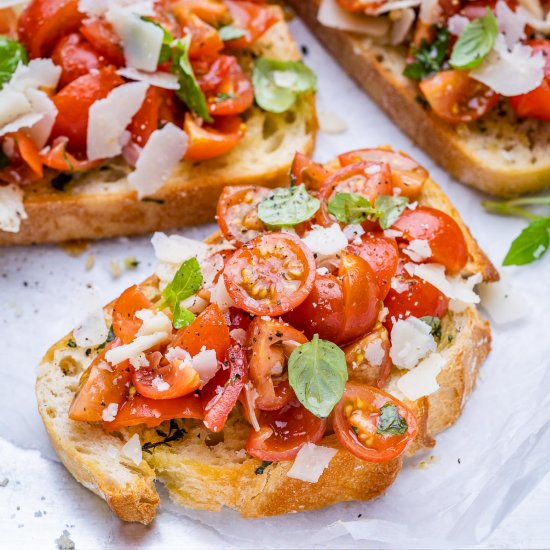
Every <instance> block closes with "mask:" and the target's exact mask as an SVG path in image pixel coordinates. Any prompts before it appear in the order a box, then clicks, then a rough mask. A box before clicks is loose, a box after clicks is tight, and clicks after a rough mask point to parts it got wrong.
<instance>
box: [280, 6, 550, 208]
mask: <svg viewBox="0 0 550 550" xmlns="http://www.w3.org/2000/svg"><path fill="white" fill-rule="evenodd" d="M288 3H289V4H290V5H291V6H292V7H293V8H294V10H295V11H296V12H297V14H298V15H299V16H300V17H301V18H302V19H303V20H304V21H305V22H306V24H307V25H308V26H309V28H310V29H311V30H312V31H313V32H314V34H315V35H316V36H317V38H318V39H319V40H320V42H321V43H322V44H323V45H324V46H325V47H326V48H327V50H328V51H329V52H330V53H331V54H332V55H333V56H334V57H335V58H336V59H337V60H338V61H339V63H340V64H341V65H342V67H343V68H344V69H345V70H346V72H347V73H348V74H349V75H350V76H351V77H352V78H353V79H354V80H355V81H356V82H357V83H358V84H359V86H361V87H362V88H363V89H364V90H365V91H366V92H367V93H368V94H369V95H370V96H371V97H372V98H373V99H374V100H375V101H376V103H378V105H380V107H382V109H383V110H384V111H385V112H386V113H387V114H388V115H389V116H390V118H391V119H392V120H393V121H394V122H395V123H396V124H397V125H398V126H399V127H400V128H401V129H402V130H403V131H404V132H405V133H406V134H407V135H408V137H409V138H410V139H411V140H413V141H414V142H415V143H416V144H417V145H419V146H420V147H421V148H422V149H424V150H425V151H426V152H427V153H428V154H429V155H430V156H431V157H432V158H433V159H434V160H435V161H436V162H437V163H438V164H440V165H441V166H442V167H443V168H444V169H445V170H447V171H448V172H450V173H451V174H452V175H453V176H454V177H455V178H456V179H458V180H460V181H462V182H463V183H466V184H467V185H469V186H471V187H475V188H476V189H479V190H481V191H485V192H487V193H490V194H493V195H497V196H502V197H510V196H515V195H519V194H522V193H528V192H531V191H539V190H541V189H544V188H546V187H548V186H550V162H548V161H546V163H545V164H544V165H543V166H537V165H534V164H530V163H528V162H525V163H524V164H522V165H521V166H518V165H515V166H510V165H507V164H505V163H504V162H498V163H497V162H495V163H492V164H491V163H489V162H487V161H486V160H484V159H483V158H482V157H481V156H480V155H479V154H478V151H477V150H476V148H475V147H471V146H469V145H470V144H469V143H468V140H467V139H466V140H465V139H462V138H461V135H460V130H461V128H463V126H453V125H450V124H447V123H446V122H444V121H443V120H441V119H440V118H439V117H438V116H437V115H435V114H434V113H432V112H429V111H426V110H425V108H424V107H423V106H422V105H421V102H419V101H418V90H417V88H416V85H415V84H414V83H412V82H411V81H409V80H408V79H406V78H404V77H402V76H401V74H400V72H399V73H398V74H396V73H395V71H392V70H391V67H390V66H389V63H386V59H385V58H384V56H385V54H388V55H389V54H392V52H393V54H392V55H393V56H394V57H395V56H396V54H395V49H390V48H389V47H388V48H386V49H385V48H384V47H381V46H378V47H377V48H376V49H371V48H369V47H368V46H366V45H365V44H364V41H363V39H362V37H360V36H358V35H354V33H349V32H345V31H340V30H337V29H333V28H329V27H325V26H323V25H321V24H320V23H319V21H318V20H317V11H318V8H319V5H320V0H289V2H288ZM400 57H401V63H402V64H404V56H403V55H401V56H400ZM518 139H519V136H518ZM493 145H494V148H495V150H496V151H498V154H499V155H501V156H500V159H503V158H504V155H505V154H506V152H505V151H504V149H505V146H504V143H501V144H500V145H499V143H498V139H496V140H495V143H494V144H493Z"/></svg>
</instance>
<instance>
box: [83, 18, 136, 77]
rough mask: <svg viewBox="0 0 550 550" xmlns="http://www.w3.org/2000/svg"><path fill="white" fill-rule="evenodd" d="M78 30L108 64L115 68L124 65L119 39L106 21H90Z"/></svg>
mask: <svg viewBox="0 0 550 550" xmlns="http://www.w3.org/2000/svg"><path fill="white" fill-rule="evenodd" d="M79 30H80V32H81V33H82V34H83V35H84V36H85V37H86V39H87V40H88V41H89V42H90V44H92V46H93V47H94V48H95V50H96V51H98V52H99V53H100V54H101V55H102V56H103V57H104V58H105V59H106V60H107V61H108V62H109V63H111V64H113V65H115V66H117V67H122V66H123V65H124V64H125V61H124V53H123V51H122V46H121V44H120V39H119V37H118V35H117V34H116V33H115V31H114V29H113V27H112V26H111V25H110V24H109V23H107V21H103V20H101V19H90V20H87V21H86V22H85V23H84V24H83V25H82V26H81V27H80V29H79Z"/></svg>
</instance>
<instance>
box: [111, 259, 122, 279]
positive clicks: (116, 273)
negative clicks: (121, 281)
mask: <svg viewBox="0 0 550 550" xmlns="http://www.w3.org/2000/svg"><path fill="white" fill-rule="evenodd" d="M109 271H110V272H111V275H112V276H113V278H115V279H118V278H119V277H120V276H121V275H122V268H121V267H120V264H119V263H118V262H117V261H116V260H111V261H110V262H109Z"/></svg>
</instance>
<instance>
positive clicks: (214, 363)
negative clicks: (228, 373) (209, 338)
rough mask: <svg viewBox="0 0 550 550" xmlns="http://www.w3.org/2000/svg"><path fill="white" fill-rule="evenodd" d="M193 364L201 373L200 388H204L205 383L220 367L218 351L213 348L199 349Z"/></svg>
mask: <svg viewBox="0 0 550 550" xmlns="http://www.w3.org/2000/svg"><path fill="white" fill-rule="evenodd" d="M192 364H193V368H194V369H195V370H196V371H197V372H198V373H199V377H200V379H201V385H200V386H199V389H202V388H203V387H204V386H205V384H207V383H208V382H210V380H212V378H214V376H215V375H216V373H217V372H218V369H219V368H220V364H219V363H218V359H217V357H216V352H215V350H213V349H202V350H201V351H199V353H197V355H194V356H193V359H192Z"/></svg>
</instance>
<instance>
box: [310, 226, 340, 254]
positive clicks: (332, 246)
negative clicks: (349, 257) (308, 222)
mask: <svg viewBox="0 0 550 550" xmlns="http://www.w3.org/2000/svg"><path fill="white" fill-rule="evenodd" d="M302 241H303V242H304V243H305V244H306V245H307V246H308V247H309V249H310V250H311V251H312V252H313V253H314V254H320V255H321V256H333V255H334V254H337V253H338V252H340V251H341V250H342V249H343V248H346V246H347V245H348V239H347V237H346V235H345V234H344V232H343V231H342V229H341V228H340V226H339V225H338V224H337V223H334V224H332V225H331V226H329V227H320V226H318V225H314V226H313V229H312V230H311V231H309V232H308V233H306V235H305V237H303V238H302Z"/></svg>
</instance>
